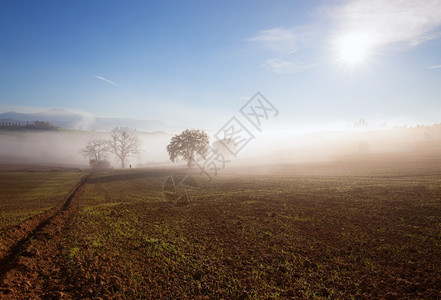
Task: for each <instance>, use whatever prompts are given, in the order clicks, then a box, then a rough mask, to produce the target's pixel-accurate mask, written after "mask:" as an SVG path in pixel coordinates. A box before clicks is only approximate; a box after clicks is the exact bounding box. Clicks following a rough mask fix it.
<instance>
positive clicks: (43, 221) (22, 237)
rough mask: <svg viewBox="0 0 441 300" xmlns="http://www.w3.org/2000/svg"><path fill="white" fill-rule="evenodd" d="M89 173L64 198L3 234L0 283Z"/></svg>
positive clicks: (78, 188) (67, 206)
mask: <svg viewBox="0 0 441 300" xmlns="http://www.w3.org/2000/svg"><path fill="white" fill-rule="evenodd" d="M88 177H89V175H85V176H83V178H81V180H80V182H79V183H77V184H76V185H75V186H74V187H73V189H72V190H71V191H70V192H69V193H68V194H67V195H66V196H65V198H64V200H63V201H61V202H60V203H58V204H57V205H56V206H55V207H53V208H52V209H50V210H48V211H46V212H43V213H41V214H39V215H36V216H34V217H31V218H30V219H27V220H25V221H24V222H22V223H21V224H20V225H17V226H14V227H13V228H11V229H9V230H8V231H7V232H5V233H4V234H3V236H5V237H6V238H5V240H6V243H7V244H8V245H10V246H9V247H7V246H6V249H1V250H2V251H1V252H0V283H1V282H2V280H3V278H4V276H5V275H6V274H7V273H8V272H9V271H11V270H12V269H15V268H16V266H17V262H18V260H19V258H20V257H21V254H23V252H24V251H25V250H26V248H27V245H28V244H29V241H30V240H31V239H32V238H33V237H35V236H36V235H38V234H39V233H40V232H42V231H43V229H44V228H45V227H47V226H48V225H49V224H50V223H51V222H52V221H53V220H54V219H55V218H56V217H57V216H59V215H60V214H62V213H63V212H64V211H66V210H67V209H68V208H69V207H70V205H71V203H72V200H73V199H74V198H75V196H76V195H77V194H78V192H79V190H80V189H81V188H82V187H83V186H84V184H85V183H86V181H87V179H88Z"/></svg>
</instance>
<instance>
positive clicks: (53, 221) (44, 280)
mask: <svg viewBox="0 0 441 300" xmlns="http://www.w3.org/2000/svg"><path fill="white" fill-rule="evenodd" d="M87 178H88V176H84V177H83V178H82V179H81V181H80V182H79V183H78V184H77V185H76V186H75V187H74V188H73V189H72V190H71V192H69V194H68V195H66V197H65V199H64V200H63V201H60V202H59V204H58V205H56V206H55V207H54V208H52V209H50V210H48V211H46V212H44V213H42V214H40V215H37V216H34V217H32V218H30V219H28V220H26V221H24V222H23V223H22V224H20V225H18V226H14V227H11V228H9V229H8V230H7V231H6V232H4V233H3V235H2V239H1V246H2V249H1V250H2V251H1V252H0V254H1V255H0V282H1V284H0V287H1V292H2V294H3V296H4V297H5V298H9V299H34V298H38V297H42V298H55V299H56V298H60V297H61V296H64V294H63V292H61V291H63V290H64V289H65V279H66V278H65V277H66V276H65V275H64V273H63V272H64V270H63V269H62V268H63V265H64V260H63V255H62V251H63V249H64V245H65V239H64V238H65V236H66V232H68V231H70V230H71V228H70V225H71V220H72V218H73V216H74V214H75V212H76V210H75V209H74V208H73V206H72V202H74V201H76V200H77V199H78V198H79V197H80V195H81V192H82V190H83V188H84V184H85V182H86V181H87Z"/></svg>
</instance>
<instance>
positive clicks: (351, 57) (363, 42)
mask: <svg viewBox="0 0 441 300" xmlns="http://www.w3.org/2000/svg"><path fill="white" fill-rule="evenodd" d="M372 47H373V41H372V39H371V38H370V37H369V36H368V35H366V34H361V33H350V34H346V35H342V36H340V37H339V38H337V39H336V50H337V60H338V61H340V62H343V63H346V64H349V65H355V64H360V63H363V62H364V61H365V60H366V58H367V57H368V56H369V53H370V51H371V49H372Z"/></svg>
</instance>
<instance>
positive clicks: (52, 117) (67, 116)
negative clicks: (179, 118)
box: [0, 109, 180, 132]
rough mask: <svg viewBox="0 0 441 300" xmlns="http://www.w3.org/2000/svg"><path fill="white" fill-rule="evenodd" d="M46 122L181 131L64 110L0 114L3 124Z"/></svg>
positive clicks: (105, 128)
mask: <svg viewBox="0 0 441 300" xmlns="http://www.w3.org/2000/svg"><path fill="white" fill-rule="evenodd" d="M35 121H44V122H49V123H50V124H52V125H54V126H56V127H61V128H67V129H80V130H97V131H109V130H112V129H113V128H115V127H120V126H123V127H130V128H136V129H137V130H140V131H165V132H174V131H178V130H180V128H179V127H178V126H171V125H168V124H166V123H164V122H162V121H159V120H139V119H132V118H102V117H94V116H91V115H85V114H81V113H76V112H71V111H68V110H64V109H50V110H46V111H41V112H37V113H19V112H14V111H11V112H6V113H3V114H0V123H1V122H11V123H18V124H26V123H27V122H29V123H31V122H35Z"/></svg>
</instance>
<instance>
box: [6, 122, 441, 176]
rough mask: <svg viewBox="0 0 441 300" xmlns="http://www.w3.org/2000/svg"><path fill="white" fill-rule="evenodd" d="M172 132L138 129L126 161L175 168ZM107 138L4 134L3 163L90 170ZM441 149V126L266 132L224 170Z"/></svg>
mask: <svg viewBox="0 0 441 300" xmlns="http://www.w3.org/2000/svg"><path fill="white" fill-rule="evenodd" d="M174 134H175V133H166V132H142V131H138V132H137V135H138V137H139V139H140V142H141V149H142V151H140V152H139V153H138V154H137V155H135V156H134V157H130V158H129V160H128V162H129V163H130V164H132V165H133V167H143V166H149V165H150V166H151V165H172V163H171V162H170V161H169V156H168V153H167V151H166V146H167V144H168V143H169V141H170V139H171V137H172V136H173V135H174ZM214 134H215V132H212V133H211V135H210V134H209V136H210V144H213V143H214V142H215V141H216V138H214ZM109 136H110V133H109V132H97V131H78V130H64V129H59V130H56V131H0V138H1V141H2V142H1V144H0V162H2V163H17V164H20V163H24V164H29V163H31V164H32V163H35V164H50V165H62V166H79V167H87V165H88V160H87V159H86V158H84V157H83V156H82V154H81V153H80V152H79V150H80V149H81V148H83V147H84V146H85V145H86V143H87V142H88V141H90V140H93V139H99V138H104V139H107V138H108V137H109ZM440 146H441V126H440V125H436V126H419V127H414V128H407V127H396V128H391V129H376V130H355V129H354V130H350V131H349V130H348V131H335V132H332V131H331V132H316V133H308V134H299V133H296V134H291V133H290V132H287V131H284V132H277V131H266V132H265V131H264V132H262V133H259V134H256V136H255V137H254V139H252V140H251V141H250V143H249V144H247V145H246V147H244V148H243V149H242V150H241V151H240V152H238V153H237V155H236V157H234V156H232V155H231V156H228V160H229V162H228V163H227V164H226V166H225V169H226V170H228V168H229V167H233V166H234V167H236V168H239V167H241V166H242V167H246V166H253V165H281V164H299V163H309V162H326V161H335V160H350V161H356V160H363V159H366V158H367V157H371V159H372V158H374V157H375V155H378V154H389V155H393V154H397V155H402V156H403V155H406V154H409V155H411V156H413V157H432V156H436V155H438V154H439V148H440ZM409 159H410V158H409ZM109 160H110V161H111V163H112V165H113V166H114V167H116V168H118V167H119V164H118V161H117V160H115V159H114V158H112V156H110V157H109Z"/></svg>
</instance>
